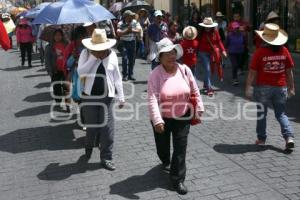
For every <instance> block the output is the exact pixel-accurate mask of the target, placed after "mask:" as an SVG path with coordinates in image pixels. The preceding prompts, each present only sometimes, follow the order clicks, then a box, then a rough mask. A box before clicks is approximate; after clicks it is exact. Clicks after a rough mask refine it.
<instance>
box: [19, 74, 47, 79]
mask: <svg viewBox="0 0 300 200" xmlns="http://www.w3.org/2000/svg"><path fill="white" fill-rule="evenodd" d="M41 76H49V75H48V74H34V75H27V76H24V77H23V78H35V77H41Z"/></svg>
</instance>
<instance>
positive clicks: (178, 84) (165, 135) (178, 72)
mask: <svg viewBox="0 0 300 200" xmlns="http://www.w3.org/2000/svg"><path fill="white" fill-rule="evenodd" d="M157 46H158V54H157V59H159V60H160V63H161V64H160V65H158V66H157V67H156V68H155V69H154V70H152V72H151V74H150V76H149V79H148V89H147V91H148V109H149V114H150V119H151V124H152V127H153V132H154V138H155V144H156V150H157V154H158V157H159V159H160V160H161V162H162V168H163V170H164V171H170V180H171V183H172V185H173V187H174V189H175V190H176V191H177V193H179V194H181V195H184V194H186V193H187V192H188V191H187V187H186V186H185V185H184V180H185V177H186V164H185V159H186V148H187V141H188V134H189V130H190V123H191V109H190V96H191V94H194V95H195V97H196V101H197V106H196V111H195V112H196V113H195V114H196V117H197V118H200V116H201V114H202V112H203V111H204V107H203V102H202V99H201V96H200V93H199V89H198V87H197V84H196V81H195V79H194V77H193V74H192V72H191V70H190V68H189V67H187V66H186V65H182V64H179V63H178V62H177V61H176V60H178V59H179V58H180V57H181V56H182V54H183V50H182V48H181V46H180V45H179V44H175V45H174V44H173V43H172V42H171V41H170V40H169V39H168V38H164V39H162V40H161V41H160V42H158V43H157ZM171 134H172V140H173V155H172V158H171V157H170V138H171Z"/></svg>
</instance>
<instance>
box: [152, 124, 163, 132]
mask: <svg viewBox="0 0 300 200" xmlns="http://www.w3.org/2000/svg"><path fill="white" fill-rule="evenodd" d="M154 130H155V132H156V133H163V132H165V124H164V123H160V124H156V125H155V126H154Z"/></svg>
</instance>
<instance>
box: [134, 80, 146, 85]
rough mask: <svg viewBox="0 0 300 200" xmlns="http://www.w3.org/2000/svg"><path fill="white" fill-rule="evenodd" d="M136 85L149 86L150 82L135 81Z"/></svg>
mask: <svg viewBox="0 0 300 200" xmlns="http://www.w3.org/2000/svg"><path fill="white" fill-rule="evenodd" d="M132 83H133V84H134V85H147V83H148V81H133V82H132Z"/></svg>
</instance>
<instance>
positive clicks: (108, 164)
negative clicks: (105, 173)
mask: <svg viewBox="0 0 300 200" xmlns="http://www.w3.org/2000/svg"><path fill="white" fill-rule="evenodd" d="M101 165H102V166H103V167H104V168H105V169H107V170H110V171H114V170H116V167H115V164H114V163H113V162H112V161H111V160H101Z"/></svg>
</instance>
